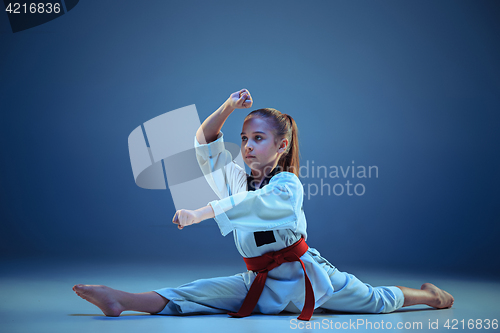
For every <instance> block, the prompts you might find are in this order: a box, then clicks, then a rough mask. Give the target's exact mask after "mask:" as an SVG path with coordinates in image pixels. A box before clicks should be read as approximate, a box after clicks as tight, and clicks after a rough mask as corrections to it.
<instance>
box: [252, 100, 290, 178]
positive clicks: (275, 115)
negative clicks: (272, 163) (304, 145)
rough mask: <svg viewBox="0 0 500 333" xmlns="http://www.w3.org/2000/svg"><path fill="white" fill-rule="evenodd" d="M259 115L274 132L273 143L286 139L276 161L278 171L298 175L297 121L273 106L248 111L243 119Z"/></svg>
mask: <svg viewBox="0 0 500 333" xmlns="http://www.w3.org/2000/svg"><path fill="white" fill-rule="evenodd" d="M255 116H258V117H261V118H263V119H264V120H266V121H267V122H268V124H269V125H270V126H271V128H272V129H273V132H274V143H275V144H277V143H278V142H279V141H280V140H281V139H283V138H286V139H287V140H288V146H287V149H286V151H285V152H284V153H283V154H282V155H281V157H280V159H279V161H278V165H277V167H278V170H279V171H288V172H291V173H294V174H295V175H296V176H297V177H299V167H300V161H299V140H298V134H299V133H298V132H299V130H298V128H297V123H295V120H294V119H293V118H292V116H290V115H288V114H286V113H281V112H279V111H278V110H276V109H273V108H264V109H258V110H254V111H252V112H250V113H249V114H248V115H247V116H246V117H245V121H246V120H248V119H251V118H252V117H255Z"/></svg>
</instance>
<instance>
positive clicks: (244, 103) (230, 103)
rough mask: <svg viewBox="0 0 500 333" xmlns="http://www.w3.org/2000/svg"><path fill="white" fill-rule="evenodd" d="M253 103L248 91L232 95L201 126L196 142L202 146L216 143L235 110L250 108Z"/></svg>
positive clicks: (242, 90)
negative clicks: (228, 118) (223, 126)
mask: <svg viewBox="0 0 500 333" xmlns="http://www.w3.org/2000/svg"><path fill="white" fill-rule="evenodd" d="M252 103H253V101H252V97H251V95H250V92H249V91H248V90H247V89H241V90H240V91H236V92H234V93H232V94H231V95H230V96H229V98H228V99H227V100H226V101H225V102H224V104H222V105H221V106H220V107H219V108H218V109H217V111H215V112H214V113H212V114H211V115H210V116H209V117H208V118H207V119H205V121H204V122H203V124H201V126H200V128H198V131H197V132H196V140H198V142H199V143H200V144H206V143H210V142H213V141H215V140H216V139H217V136H218V135H219V132H220V130H221V128H222V125H224V123H225V122H226V119H227V117H229V115H230V114H231V113H232V112H233V111H234V110H235V109H246V108H249V107H251V106H252Z"/></svg>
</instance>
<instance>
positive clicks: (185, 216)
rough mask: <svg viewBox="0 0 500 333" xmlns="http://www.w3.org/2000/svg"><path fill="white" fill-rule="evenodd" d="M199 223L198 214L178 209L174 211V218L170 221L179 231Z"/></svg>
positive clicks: (199, 217)
mask: <svg viewBox="0 0 500 333" xmlns="http://www.w3.org/2000/svg"><path fill="white" fill-rule="evenodd" d="M201 221H202V220H201V216H200V214H199V212H197V211H194V210H188V209H180V210H178V211H176V212H175V215H174V218H173V219H172V223H174V224H177V228H179V230H182V229H183V228H184V227H186V226H188V225H192V224H195V223H200V222H201Z"/></svg>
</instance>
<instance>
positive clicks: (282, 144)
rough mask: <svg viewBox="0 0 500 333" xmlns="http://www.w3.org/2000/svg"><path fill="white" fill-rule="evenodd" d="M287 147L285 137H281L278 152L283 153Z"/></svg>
mask: <svg viewBox="0 0 500 333" xmlns="http://www.w3.org/2000/svg"><path fill="white" fill-rule="evenodd" d="M287 147H288V140H287V139H286V138H284V139H281V142H280V147H279V149H278V152H279V153H284V152H285V151H286V148H287Z"/></svg>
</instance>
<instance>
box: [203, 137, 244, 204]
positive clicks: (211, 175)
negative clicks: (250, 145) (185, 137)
mask: <svg viewBox="0 0 500 333" xmlns="http://www.w3.org/2000/svg"><path fill="white" fill-rule="evenodd" d="M194 147H195V151H196V159H197V160H198V164H199V165H200V168H201V171H202V172H203V175H205V179H206V180H207V182H208V184H209V185H210V187H211V188H212V190H213V191H214V192H215V194H216V195H217V196H218V197H219V198H220V199H224V198H227V197H229V196H230V195H232V194H235V193H238V192H240V191H241V190H242V189H244V190H246V182H247V174H246V172H245V170H244V169H243V168H241V167H240V166H239V165H238V164H236V163H235V162H234V161H233V157H232V156H231V153H230V152H229V151H228V150H226V148H225V146H224V136H223V133H222V132H220V133H219V135H218V136H217V140H215V141H212V142H210V143H208V144H200V143H199V142H198V140H197V139H196V136H195V138H194Z"/></svg>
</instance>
